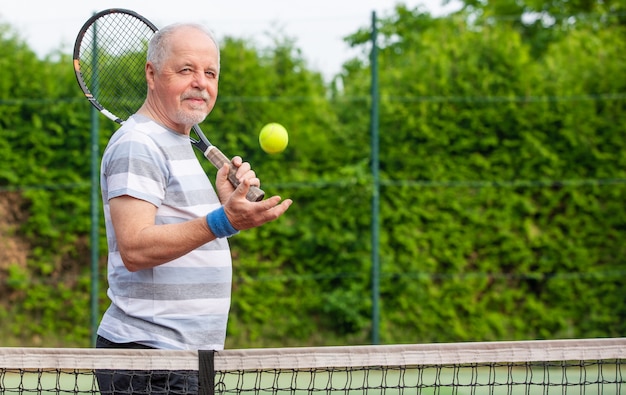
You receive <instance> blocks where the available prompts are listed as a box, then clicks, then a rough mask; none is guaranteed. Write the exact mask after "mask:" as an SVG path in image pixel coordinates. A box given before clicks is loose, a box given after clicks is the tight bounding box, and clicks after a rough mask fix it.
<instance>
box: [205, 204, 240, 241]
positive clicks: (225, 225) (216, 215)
mask: <svg viewBox="0 0 626 395" xmlns="http://www.w3.org/2000/svg"><path fill="white" fill-rule="evenodd" d="M206 223H207V225H209V228H210V229H211V232H213V234H214V235H215V237H217V238H218V239H221V238H223V237H230V236H232V235H236V234H237V233H239V231H238V230H237V229H235V228H233V225H232V224H231V223H230V221H229V220H228V217H227V216H226V211H224V206H221V207H220V208H218V209H217V210H215V211H211V212H210V213H208V214H207V215H206Z"/></svg>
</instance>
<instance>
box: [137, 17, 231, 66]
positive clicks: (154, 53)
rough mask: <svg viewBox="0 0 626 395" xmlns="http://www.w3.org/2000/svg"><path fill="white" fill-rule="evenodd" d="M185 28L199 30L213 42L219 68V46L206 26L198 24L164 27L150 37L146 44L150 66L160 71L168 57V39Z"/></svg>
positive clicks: (177, 24)
mask: <svg viewBox="0 0 626 395" xmlns="http://www.w3.org/2000/svg"><path fill="white" fill-rule="evenodd" d="M185 27H191V28H194V29H197V30H200V31H201V32H203V33H204V34H206V35H207V37H209V38H210V39H211V41H213V43H214V44H215V48H217V65H218V68H219V64H220V46H219V44H218V42H217V39H216V38H215V35H213V32H211V31H210V30H209V29H208V28H207V27H206V26H204V25H201V24H199V23H174V24H171V25H167V26H165V27H164V28H163V29H161V30H158V31H157V32H156V33H155V34H154V36H152V38H151V39H150V42H149V43H148V54H147V61H148V62H150V63H152V65H153V66H154V67H155V68H156V69H157V70H160V69H161V66H162V65H163V62H164V61H165V58H166V57H167V55H168V51H169V48H168V45H167V41H168V38H169V37H170V36H171V35H172V33H174V32H176V31H177V30H178V29H180V28H185Z"/></svg>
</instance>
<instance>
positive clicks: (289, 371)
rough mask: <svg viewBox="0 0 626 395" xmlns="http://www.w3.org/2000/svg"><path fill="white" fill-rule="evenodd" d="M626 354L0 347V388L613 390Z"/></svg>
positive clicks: (544, 347)
mask: <svg viewBox="0 0 626 395" xmlns="http://www.w3.org/2000/svg"><path fill="white" fill-rule="evenodd" d="M625 360H626V338H614V339H581V340H548V341H520V342H479V343H448V344H407V345H384V346H345V347H310V348H271V349H269V348H268V349H246V350H224V351H219V352H212V351H201V352H196V351H163V350H111V349H106V350H105V349H47V348H0V394H92V393H94V394H99V393H101V392H102V393H111V392H110V391H107V389H105V388H103V389H102V391H101V390H100V388H99V387H98V380H97V379H96V374H95V372H96V371H97V372H98V373H99V374H116V375H129V377H133V376H137V375H144V376H145V375H150V374H160V375H165V376H167V375H168V374H169V372H176V373H177V374H179V375H181V374H183V375H188V376H189V377H193V376H195V377H198V380H199V389H198V392H199V393H200V394H203V395H204V394H459V395H460V394H511V395H514V394H603V395H611V394H626V383H625V380H626V378H625V377H624V373H626V371H625V368H624V363H625V362H624V361H625ZM183 380H185V378H183ZM192 392H195V389H194V390H192ZM115 393H118V394H121V393H135V394H140V393H153V394H154V393H175V392H171V391H168V389H167V388H166V389H165V390H164V392H158V391H156V390H144V389H136V388H135V389H134V390H132V391H128V392H120V391H118V392H115Z"/></svg>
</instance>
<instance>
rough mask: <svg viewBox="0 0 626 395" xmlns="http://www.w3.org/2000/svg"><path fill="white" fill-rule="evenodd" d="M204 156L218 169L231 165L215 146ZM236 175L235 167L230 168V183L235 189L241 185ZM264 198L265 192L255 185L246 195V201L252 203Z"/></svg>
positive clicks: (208, 149)
mask: <svg viewBox="0 0 626 395" xmlns="http://www.w3.org/2000/svg"><path fill="white" fill-rule="evenodd" d="M204 156H205V157H206V158H207V159H208V160H209V161H210V162H211V163H213V165H214V166H215V167H216V168H218V169H221V168H222V166H224V164H226V163H228V164H231V163H230V160H229V159H228V158H227V157H226V155H224V154H223V153H222V151H220V150H219V148H217V147H216V146H214V145H212V146H210V147H209V148H207V150H206V151H205V152H204ZM236 174H237V169H236V168H235V167H234V166H230V170H229V172H228V181H230V183H231V184H233V186H234V187H235V188H237V187H238V186H239V184H240V182H239V180H238V179H237V177H236ZM264 197H265V192H263V190H262V189H261V188H259V187H257V186H254V185H252V186H250V189H249V190H248V193H247V194H246V199H248V200H249V201H251V202H259V201H261V200H263V198H264Z"/></svg>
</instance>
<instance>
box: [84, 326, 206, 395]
mask: <svg viewBox="0 0 626 395" xmlns="http://www.w3.org/2000/svg"><path fill="white" fill-rule="evenodd" d="M96 348H129V349H144V350H145V349H151V348H153V347H149V346H145V345H143V344H138V343H114V342H112V341H110V340H108V339H105V338H103V337H101V336H98V339H97V341H96ZM96 378H97V379H98V386H99V388H100V393H101V394H103V395H122V394H146V395H147V394H159V395H165V394H197V393H198V372H197V371H193V370H191V371H188V370H174V371H171V370H97V371H96Z"/></svg>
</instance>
